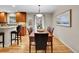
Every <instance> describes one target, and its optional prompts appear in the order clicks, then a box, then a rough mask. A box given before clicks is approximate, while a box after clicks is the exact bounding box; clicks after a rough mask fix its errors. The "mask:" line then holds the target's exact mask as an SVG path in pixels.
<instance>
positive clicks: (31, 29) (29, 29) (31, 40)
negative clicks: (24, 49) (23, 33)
mask: <svg viewBox="0 0 79 59" xmlns="http://www.w3.org/2000/svg"><path fill="white" fill-rule="evenodd" d="M27 30H28V33H29V35H30V34H31V33H32V31H33V28H32V27H30V28H28V29H27ZM34 41H35V40H34V37H29V53H31V46H34V45H32V42H34Z"/></svg>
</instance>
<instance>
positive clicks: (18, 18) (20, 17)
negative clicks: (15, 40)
mask: <svg viewBox="0 0 79 59" xmlns="http://www.w3.org/2000/svg"><path fill="white" fill-rule="evenodd" d="M16 22H26V12H17V13H16Z"/></svg>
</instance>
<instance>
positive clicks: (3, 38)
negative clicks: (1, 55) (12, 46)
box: [3, 35, 5, 48]
mask: <svg viewBox="0 0 79 59" xmlns="http://www.w3.org/2000/svg"><path fill="white" fill-rule="evenodd" d="M4 44H5V42H4V35H3V48H4Z"/></svg>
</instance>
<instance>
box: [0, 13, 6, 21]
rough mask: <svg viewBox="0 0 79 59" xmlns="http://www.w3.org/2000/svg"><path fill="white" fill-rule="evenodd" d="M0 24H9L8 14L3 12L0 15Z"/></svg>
mask: <svg viewBox="0 0 79 59" xmlns="http://www.w3.org/2000/svg"><path fill="white" fill-rule="evenodd" d="M0 22H7V14H6V13H3V12H1V13H0Z"/></svg>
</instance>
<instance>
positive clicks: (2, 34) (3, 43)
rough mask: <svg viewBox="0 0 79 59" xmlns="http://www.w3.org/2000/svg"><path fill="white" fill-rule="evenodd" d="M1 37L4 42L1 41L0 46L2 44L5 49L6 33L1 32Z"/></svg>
mask: <svg viewBox="0 0 79 59" xmlns="http://www.w3.org/2000/svg"><path fill="white" fill-rule="evenodd" d="M0 36H2V41H0V44H2V45H3V48H4V45H5V42H4V32H0Z"/></svg>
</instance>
